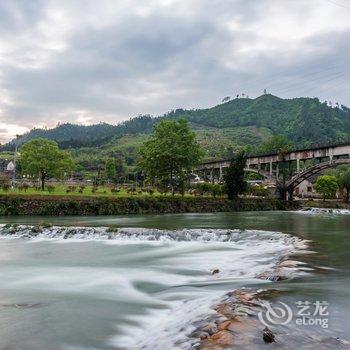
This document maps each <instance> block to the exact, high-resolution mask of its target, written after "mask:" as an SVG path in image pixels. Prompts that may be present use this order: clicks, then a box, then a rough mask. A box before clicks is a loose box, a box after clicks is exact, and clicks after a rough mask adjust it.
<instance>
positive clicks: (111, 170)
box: [105, 158, 117, 181]
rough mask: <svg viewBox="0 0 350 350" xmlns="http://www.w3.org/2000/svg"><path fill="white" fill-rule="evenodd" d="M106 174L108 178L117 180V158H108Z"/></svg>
mask: <svg viewBox="0 0 350 350" xmlns="http://www.w3.org/2000/svg"><path fill="white" fill-rule="evenodd" d="M105 174H106V178H107V179H108V180H111V181H115V180H116V176H117V163H116V161H115V158H107V160H106V163H105Z"/></svg>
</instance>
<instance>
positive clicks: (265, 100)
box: [2, 95, 350, 169]
mask: <svg viewBox="0 0 350 350" xmlns="http://www.w3.org/2000/svg"><path fill="white" fill-rule="evenodd" d="M161 118H186V119H187V120H189V122H190V124H191V127H192V128H193V129H194V130H195V132H196V134H197V139H198V141H199V142H200V143H201V145H202V146H203V148H204V149H205V151H206V157H205V158H206V160H212V159H218V158H222V157H226V156H227V155H229V154H230V153H231V152H232V151H233V150H235V149H237V148H238V147H242V146H244V147H246V148H247V149H248V150H250V151H251V152H254V150H255V149H256V148H257V147H258V146H259V145H260V144H261V142H262V140H264V139H266V138H267V137H269V136H270V135H272V134H282V135H285V136H287V137H288V138H290V139H291V140H292V142H293V143H294V145H295V147H304V146H311V145H316V144H327V143H337V142H341V141H347V140H349V135H350V109H349V108H347V107H345V106H336V107H330V106H328V105H327V104H326V103H321V102H320V101H319V100H318V99H317V98H294V99H282V98H278V97H276V96H273V95H262V96H260V97H257V98H255V99H249V98H237V99H234V100H231V101H229V102H226V103H223V104H220V105H218V106H215V107H212V108H208V109H196V110H183V109H177V110H175V111H171V112H169V113H167V114H165V115H163V116H160V117H156V118H154V117H151V116H149V115H145V116H139V117H136V118H132V119H130V120H128V121H125V122H123V123H121V124H118V125H110V124H106V123H100V124H96V125H91V126H82V125H74V124H68V123H67V124H62V125H59V126H57V127H56V128H53V129H48V130H46V129H33V130H31V131H30V132H28V133H26V134H24V135H22V136H21V137H20V141H19V142H20V143H24V142H26V141H28V140H30V139H33V138H36V137H45V138H50V139H54V140H56V141H57V142H58V143H59V145H60V147H62V148H66V149H70V150H71V152H72V153H73V155H74V157H75V158H76V160H77V162H78V163H79V164H81V166H83V167H87V168H91V169H94V168H96V167H97V166H98V165H101V164H103V162H104V159H105V158H106V157H108V156H116V155H118V156H120V157H121V158H123V159H124V162H125V164H126V165H127V166H130V167H132V166H134V165H135V161H136V156H137V152H138V149H139V147H140V145H141V144H142V142H143V141H144V140H145V139H146V137H147V134H149V133H150V132H151V130H152V127H153V125H154V124H155V123H157V122H158V121H159V120H160V119H161ZM14 145H15V142H14V141H12V142H10V143H8V144H6V145H4V146H3V147H2V151H9V150H13V149H14Z"/></svg>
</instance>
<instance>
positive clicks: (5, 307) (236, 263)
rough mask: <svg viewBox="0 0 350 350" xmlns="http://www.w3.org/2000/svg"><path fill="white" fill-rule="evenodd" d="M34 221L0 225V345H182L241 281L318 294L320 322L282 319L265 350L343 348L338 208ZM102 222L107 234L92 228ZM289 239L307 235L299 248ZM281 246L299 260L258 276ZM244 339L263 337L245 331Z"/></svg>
mask: <svg viewBox="0 0 350 350" xmlns="http://www.w3.org/2000/svg"><path fill="white" fill-rule="evenodd" d="M42 219H43V218H40V217H14V218H4V217H3V218H1V220H0V223H1V224H5V223H11V224H13V223H18V224H21V225H35V224H37V223H38V222H40V221H42ZM45 220H46V221H50V222H52V223H53V224H54V225H55V227H53V228H48V229H45V230H44V231H43V232H40V233H36V234H35V235H34V234H32V233H30V234H28V232H32V231H30V230H28V227H26V226H19V227H15V228H5V227H2V228H1V229H0V231H1V232H0V237H1V239H0V252H1V254H0V262H1V264H0V281H1V284H0V322H1V323H0V324H1V327H0V349H4V350H5V349H6V350H22V349H23V350H41V349H45V350H51V349H52V350H59V349H60V350H78V349H79V350H82V349H86V350H97V349H99V350H100V349H106V350H112V349H145V350H153V349H161V350H171V349H177V348H179V349H189V348H191V346H192V348H193V349H194V348H195V345H196V344H194V342H193V340H191V339H190V340H189V339H188V336H189V334H191V332H192V331H193V324H194V323H195V322H196V321H198V320H200V319H203V317H205V315H208V314H210V313H213V310H212V306H213V305H214V304H215V303H217V302H219V301H220V299H221V298H222V297H223V296H224V295H225V294H226V293H227V292H229V291H233V290H236V289H237V288H242V287H246V288H255V289H261V288H269V289H271V288H274V289H277V290H279V291H283V294H282V295H280V296H279V297H278V301H283V302H284V303H285V304H287V305H290V307H291V308H292V309H293V312H296V311H295V310H296V307H295V305H297V304H296V303H297V302H303V303H305V302H309V303H310V304H311V306H312V307H313V308H314V307H315V306H313V304H315V305H316V304H317V303H318V302H326V304H327V306H326V308H327V310H326V311H327V312H326V314H327V315H326V316H325V315H323V316H322V315H318V314H317V315H315V316H314V318H317V317H323V318H327V324H328V326H327V327H326V328H325V327H321V326H320V325H312V324H309V325H296V324H293V326H291V325H289V326H288V328H286V329H287V331H286V332H284V333H286V334H284V333H283V329H284V328H283V327H282V332H281V331H280V330H278V332H280V334H278V336H279V342H277V343H276V344H274V348H279V347H281V348H283V349H294V348H297V347H299V348H305V349H307V348H312V347H313V346H314V345H315V344H316V343H315V342H317V344H318V345H317V348H320V349H323V348H324V349H336V348H348V347H347V346H348V341H349V340H350V335H349V334H350V326H349V323H348V320H349V318H350V270H349V267H350V215H348V214H346V213H345V214H344V213H341V212H339V213H334V212H333V213H326V212H322V213H317V212H241V213H215V214H172V215H144V216H118V217H110V216H108V217H103V216H102V217H101V216H99V217H52V218H51V217H47V218H45ZM111 224H113V225H116V226H117V227H119V228H120V230H119V232H118V233H109V234H107V233H106V229H105V228H102V227H105V226H108V225H111ZM56 225H57V226H69V228H64V229H61V228H59V227H56ZM84 227H85V228H84ZM9 230H12V231H11V233H9ZM111 235H112V237H111ZM295 237H298V238H300V239H299V240H296V239H295ZM108 238H112V239H108ZM301 240H307V241H308V242H307V245H308V246H307V248H306V249H305V247H301V246H302V245H303V241H301ZM309 241H310V242H309ZM300 247H301V248H300ZM299 248H300V249H301V251H300V252H298V250H299ZM291 253H293V254H294V255H293V256H294V259H296V260H297V261H298V262H300V264H298V265H297V267H295V266H294V268H293V269H290V277H291V278H288V279H286V280H283V281H275V282H274V281H270V280H266V279H261V278H258V276H259V275H260V274H262V273H264V272H265V271H267V270H269V269H271V268H273V266H274V265H275V264H276V262H277V261H279V260H281V259H282V258H283V257H285V256H287V255H288V254H291ZM214 270H217V272H218V273H216V274H212V273H213V271H214ZM313 310H314V309H313ZM294 318H295V315H294ZM293 320H294V319H293ZM292 322H293V321H291V323H292ZM286 327H287V326H286ZM241 336H244V334H243V335H241ZM236 347H237V348H239V346H238V345H237V346H236ZM241 348H244V347H241ZM251 348H254V349H255V348H256V349H260V348H262V349H265V348H266V345H264V343H263V341H261V342H259V341H258V340H255V341H254V346H253V345H251Z"/></svg>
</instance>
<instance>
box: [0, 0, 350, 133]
mask: <svg viewBox="0 0 350 350" xmlns="http://www.w3.org/2000/svg"><path fill="white" fill-rule="evenodd" d="M50 3H51V2H50ZM50 3H49V4H50ZM53 3H55V5H59V3H57V2H55V1H53ZM81 3H82V6H83V5H84V3H86V1H82V2H81ZM88 3H89V2H88ZM107 3H108V1H104V2H101V4H100V6H104V5H105V4H107ZM150 3H151V1H150ZM13 4H14V5H12V6H3V5H1V6H0V9H1V10H0V19H3V20H4V21H1V23H2V24H1V25H0V33H3V32H4V33H5V32H6V38H7V39H6V40H8V38H9V37H10V39H12V40H13V41H16V40H17V39H16V38H17V35H19V34H21V33H22V34H23V33H25V31H26V30H27V29H28V30H29V29H30V28H36V25H37V24H38V23H39V22H40V20H41V19H43V18H45V16H47V13H48V8H47V7H46V6H47V4H48V3H47V2H40V1H36V2H28V1H16V2H13ZM109 4H111V3H109ZM182 4H183V3H182ZM186 4H188V5H186V6H187V7H188V11H186V10H183V12H181V11H179V12H177V11H175V10H174V11H173V12H172V11H171V10H168V11H167V10H164V8H163V7H162V6H154V7H152V10H151V12H150V13H149V14H147V15H145V16H141V15H139V14H138V13H137V11H136V10H137V2H135V4H134V5H133V6H134V7H132V3H131V5H130V10H129V11H128V12H127V14H125V15H124V16H122V17H121V18H117V19H116V20H115V21H111V22H108V23H107V24H106V25H104V23H103V22H104V19H103V18H101V25H99V26H94V25H91V24H90V23H85V22H84V18H85V15H86V16H87V15H88V13H87V14H85V13H84V11H82V12H83V13H82V14H81V16H77V17H76V23H75V25H74V26H73V29H72V30H70V31H69V32H68V34H67V37H66V38H65V46H64V48H63V49H60V50H57V52H53V51H52V49H50V48H48V49H47V50H48V53H49V54H50V56H49V58H48V59H47V62H44V64H43V65H42V66H40V65H39V67H30V66H25V65H24V66H18V65H16V64H12V62H11V54H12V53H11V51H10V52H9V53H8V54H7V57H6V58H7V59H6V62H4V63H1V60H0V68H1V72H2V74H1V76H0V87H1V89H2V90H3V91H5V93H7V94H8V95H9V100H10V102H9V103H5V102H4V103H3V104H1V102H0V109H1V110H2V115H1V117H0V118H1V120H0V121H1V122H3V123H6V122H9V123H17V124H18V125H22V126H23V125H24V126H27V127H31V126H35V125H38V124H42V123H44V124H48V125H52V124H53V123H55V122H56V121H57V120H61V121H74V120H75V119H77V118H78V117H79V115H80V113H81V111H85V112H84V113H85V114H86V116H87V117H91V118H92V120H93V121H95V122H98V121H100V120H103V121H107V122H112V123H117V122H118V121H120V120H123V119H126V118H128V117H131V116H133V115H136V114H139V113H150V114H155V115H157V114H161V113H164V112H166V111H167V110H169V109H171V108H178V107H183V108H198V107H207V106H210V105H213V104H216V103H218V102H219V101H220V98H221V97H222V96H226V95H231V96H233V95H235V94H236V93H240V92H244V93H248V94H249V95H250V96H251V97H253V96H257V95H259V94H261V92H262V90H263V89H264V88H268V89H269V91H271V92H272V93H275V94H277V95H281V96H282V97H295V96H299V95H308V96H312V97H313V96H320V97H321V98H323V99H327V100H331V99H332V100H334V101H335V100H338V101H339V102H341V103H344V104H350V94H349V92H348V89H345V86H346V85H347V84H348V83H349V81H350V76H349V70H347V65H346V62H347V61H348V58H349V57H348V56H349V54H348V52H350V50H349V43H348V40H347V38H348V36H349V32H350V26H349V27H346V28H343V29H342V30H339V29H338V28H335V29H334V30H333V29H332V28H330V30H328V31H325V30H323V31H320V32H316V33H314V34H313V35H310V36H309V37H307V38H305V39H303V40H302V41H301V42H302V44H303V45H302V46H301V47H300V50H299V51H298V50H294V51H293V50H292V49H291V48H289V47H288V45H286V46H283V45H282V46H276V43H275V41H276V42H277V43H278V40H277V39H276V40H273V41H271V48H270V47H269V45H267V47H263V49H260V48H259V44H260V43H261V41H262V40H265V41H266V38H265V39H262V36H263V35H264V28H260V26H261V24H260V21H262V20H265V19H266V15H267V14H266V13H265V11H266V8H267V5H269V4H270V5H271V4H276V1H274V0H266V1H260V0H259V1H257V0H254V1H249V2H247V1H244V0H240V1H224V0H211V1H209V0H207V1H204V0H203V1H200V2H199V1H195V0H193V1H187V2H186ZM285 4H289V5H290V6H291V17H290V20H291V21H296V20H297V18H298V11H297V10H295V9H296V5H295V2H293V1H289V0H288V1H286V2H285ZM90 5H91V3H90ZM61 6H62V7H64V2H62V4H61ZM186 6H184V8H185V9H187V8H186ZM179 7H180V6H179ZM91 8H93V6H92V7H91V6H89V7H87V10H86V11H92V10H91ZM174 9H175V8H174ZM72 11H73V10H72ZM293 11H294V12H293ZM300 11H309V12H310V13H309V12H308V13H307V15H308V16H309V15H310V16H312V8H310V7H308V8H307V9H304V7H303V8H300ZM77 14H78V13H77ZM349 16H350V11H349ZM229 21H233V29H232V30H228V28H227V23H228V22H229ZM263 23H265V22H263ZM267 23H268V22H267ZM258 24H259V25H258ZM11 30H13V33H14V34H13V37H12V38H11V34H10V32H11ZM266 30H270V31H271V28H266ZM272 32H273V28H272ZM278 39H279V38H278ZM6 40H5V45H6ZM29 40H33V41H35V40H38V41H39V40H40V38H39V37H35V36H34V37H33V38H32V39H29ZM288 40H290V38H289V37H288V35H287V34H286V36H285V41H286V42H288ZM0 43H1V39H0ZM38 44H40V42H38ZM246 45H248V46H249V45H251V46H252V47H253V49H251V48H250V47H248V51H247V52H248V53H247V52H246V51H244V50H247V49H246V48H245V46H246ZM254 45H257V47H258V49H257V50H254ZM305 47H307V49H305ZM23 50H24V49H23ZM50 50H51V51H50ZM249 50H250V51H249ZM20 53H21V48H19V49H18V50H17V51H16V57H18V55H19V54H20ZM23 54H25V52H23Z"/></svg>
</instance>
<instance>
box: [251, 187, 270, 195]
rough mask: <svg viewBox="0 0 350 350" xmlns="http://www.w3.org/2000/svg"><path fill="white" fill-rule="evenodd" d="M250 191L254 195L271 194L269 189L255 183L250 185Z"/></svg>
mask: <svg viewBox="0 0 350 350" xmlns="http://www.w3.org/2000/svg"><path fill="white" fill-rule="evenodd" d="M249 193H250V194H251V195H252V196H257V197H267V196H268V195H269V190H268V189H267V188H265V187H264V186H262V185H253V186H249Z"/></svg>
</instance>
